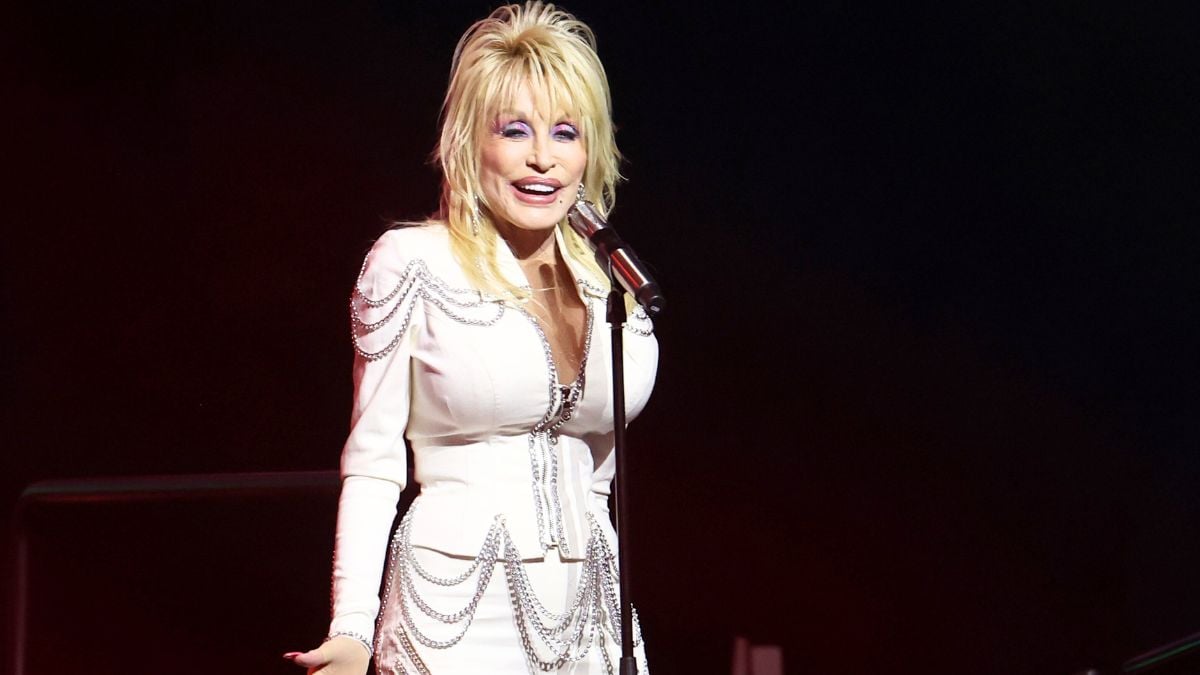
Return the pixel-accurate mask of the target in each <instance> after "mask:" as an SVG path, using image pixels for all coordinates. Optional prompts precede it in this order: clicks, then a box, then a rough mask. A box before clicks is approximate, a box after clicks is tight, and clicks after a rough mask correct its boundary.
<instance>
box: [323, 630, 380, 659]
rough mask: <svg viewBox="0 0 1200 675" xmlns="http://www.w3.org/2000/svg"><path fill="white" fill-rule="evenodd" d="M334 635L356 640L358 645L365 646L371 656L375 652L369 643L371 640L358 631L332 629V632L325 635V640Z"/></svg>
mask: <svg viewBox="0 0 1200 675" xmlns="http://www.w3.org/2000/svg"><path fill="white" fill-rule="evenodd" d="M335 637H348V638H350V639H352V640H357V641H358V643H359V644H360V645H362V646H363V647H366V649H367V653H368V654H371V655H372V656H374V654H375V647H374V646H373V645H372V644H371V641H370V640H368V639H367V638H365V637H363V636H362V635H360V634H358V633H353V632H350V631H348V630H339V631H334V632H333V633H330V634H329V635H327V636H325V642H329V641H330V640H332V639H333V638H335Z"/></svg>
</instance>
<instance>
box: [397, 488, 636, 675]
mask: <svg viewBox="0 0 1200 675" xmlns="http://www.w3.org/2000/svg"><path fill="white" fill-rule="evenodd" d="M418 503H419V500H418V501H417V502H414V503H413V505H412V507H411V508H409V510H408V513H406V514H405V516H404V518H403V520H401V522H400V527H399V528H397V530H396V535H395V536H394V537H393V539H392V543H391V546H390V549H389V555H388V574H387V579H386V582H385V588H384V597H385V598H386V599H387V600H388V601H389V602H391V601H395V602H398V603H399V611H400V619H401V625H400V626H399V627H397V628H396V629H395V634H396V637H397V639H398V641H399V642H400V645H401V647H402V649H403V650H404V655H405V656H407V657H408V659H409V660H410V663H411V664H412V665H413V667H415V668H417V672H419V673H428V672H429V671H428V669H427V668H426V667H425V665H424V662H423V661H422V659H421V657H420V654H419V651H418V649H417V646H416V645H417V644H420V645H421V646H423V647H426V648H429V649H449V648H450V647H453V646H454V645H456V644H458V643H459V641H461V640H462V638H463V636H464V635H466V632H467V630H468V629H469V628H470V625H471V621H472V620H473V619H474V615H475V611H476V609H477V608H478V606H479V602H480V600H481V599H482V598H483V596H484V594H485V592H486V591H487V587H488V585H489V584H490V583H491V580H492V575H493V572H494V571H495V570H496V568H497V566H500V567H502V569H503V571H504V579H505V582H506V584H507V586H508V596H509V602H510V603H511V605H512V610H513V617H514V618H515V620H516V624H517V631H518V633H519V635H520V637H521V646H522V649H523V650H524V651H525V654H526V656H527V657H528V659H529V663H530V664H532V665H534V666H535V667H536V668H537V669H539V670H543V671H554V670H557V669H558V668H560V667H562V666H563V665H565V664H567V663H574V662H578V661H581V660H583V659H585V658H587V655H588V653H589V652H590V650H591V649H592V648H593V647H596V648H597V649H598V650H599V651H600V652H601V656H602V662H603V663H604V665H605V669H606V671H607V672H608V673H610V674H612V673H614V672H615V670H614V667H613V663H612V660H611V658H610V656H609V654H608V652H607V649H606V645H608V644H610V642H611V643H612V644H616V643H618V642H619V640H620V638H619V636H620V634H621V613H620V608H619V606H618V595H617V574H618V572H617V563H616V556H615V553H614V552H613V550H612V549H611V548H610V547H609V545H608V541H607V539H606V537H605V536H604V533H603V531H602V530H601V529H600V526H599V524H598V523H597V522H596V518H595V516H594V515H593V514H592V513H591V512H589V513H588V514H587V516H588V524H589V537H588V541H587V546H586V554H585V557H584V559H583V561H582V562H581V563H580V564H581V565H582V569H581V570H580V574H579V581H578V585H577V587H576V589H575V594H574V596H573V597H572V598H571V601H570V603H569V604H568V605H567V607H566V608H564V611H562V612H555V611H553V610H551V609H549V608H547V607H546V606H545V605H544V604H543V603H542V601H541V599H540V598H538V597H537V593H536V592H535V591H534V589H533V586H532V584H531V582H530V579H529V575H528V573H527V572H526V569H525V564H524V563H523V562H522V560H521V557H520V553H519V551H518V550H517V547H516V545H515V544H513V541H512V537H511V536H510V534H509V532H508V528H507V526H506V524H505V521H504V516H503V515H497V516H496V517H495V519H494V520H493V522H492V526H491V528H490V529H489V530H488V533H487V536H486V537H485V539H484V542H483V545H482V546H481V547H480V549H479V553H478V554H477V555H476V556H475V558H474V560H472V561H470V563H469V564H468V565H467V567H466V568H465V569H464V570H463V571H462V572H460V573H459V574H456V575H454V576H452V577H441V576H438V575H435V574H432V573H431V572H429V571H428V570H427V569H425V567H424V566H422V565H421V564H420V562H418V561H417V558H416V555H415V553H414V547H413V545H412V541H411V532H412V520H413V516H414V514H415V513H416V510H417V506H418ZM464 562H466V561H464ZM418 578H419V579H422V580H424V581H426V582H428V583H431V584H434V585H437V586H444V587H452V586H459V585H462V584H470V585H471V586H473V589H472V590H471V595H470V598H469V599H468V600H467V602H466V604H465V605H463V607H462V608H461V609H459V610H457V611H454V612H439V611H437V610H435V609H433V608H432V607H431V606H430V605H429V603H428V601H427V600H426V599H425V598H423V597H422V596H421V594H420V592H419V590H418V588H417V586H416V580H417V579H418ZM393 583H399V584H400V587H399V589H398V590H399V592H398V594H397V595H393ZM418 613H419V614H418ZM418 616H419V617H424V618H426V619H432V620H433V621H434V622H436V623H437V624H442V625H445V626H448V627H453V628H454V629H455V631H454V634H453V635H452V636H451V637H449V638H447V639H441V640H439V639H435V638H433V637H432V636H430V635H429V634H428V633H427V632H426V631H423V630H422V629H421V628H420V626H419V625H418V621H419V620H420V619H419V618H418ZM633 618H634V645H635V646H640V645H641V643H642V636H641V629H640V626H638V622H637V614H636V612H635V613H634V615H633ZM414 642H415V643H416V644H414ZM394 668H395V669H396V671H397V672H403V663H402V662H401V659H400V657H397V659H396V662H395V664H394Z"/></svg>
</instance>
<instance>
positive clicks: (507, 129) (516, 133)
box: [500, 122, 530, 138]
mask: <svg viewBox="0 0 1200 675" xmlns="http://www.w3.org/2000/svg"><path fill="white" fill-rule="evenodd" d="M529 134H530V131H529V125H528V124H525V123H524V122H509V123H508V124H505V125H504V126H503V127H500V135H501V136H503V137H505V138H525V137H526V136H529Z"/></svg>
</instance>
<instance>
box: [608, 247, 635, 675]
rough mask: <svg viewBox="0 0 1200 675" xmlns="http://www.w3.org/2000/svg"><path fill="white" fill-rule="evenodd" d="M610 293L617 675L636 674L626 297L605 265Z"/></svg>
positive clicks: (609, 268) (609, 323)
mask: <svg viewBox="0 0 1200 675" xmlns="http://www.w3.org/2000/svg"><path fill="white" fill-rule="evenodd" d="M608 275H609V278H610V280H611V281H612V290H611V291H610V292H609V294H608V317H607V318H608V326H609V329H610V330H611V331H612V385H613V452H615V453H616V455H617V457H616V460H617V476H616V478H617V491H616V495H615V501H614V503H613V511H614V513H615V514H616V519H617V570H618V572H619V573H620V583H619V586H620V597H619V598H618V600H617V601H618V603H620V606H621V662H620V669H619V672H620V675H637V660H636V659H635V658H634V656H633V601H632V599H631V598H632V595H631V593H630V588H631V587H632V582H631V581H630V577H631V575H630V573H629V570H630V566H629V544H630V540H629V491H628V489H626V485H628V481H627V480H626V472H625V465H626V462H625V336H624V329H625V319H626V318H627V314H626V311H625V298H624V294H623V292H622V290H621V286H620V284H619V283H617V279H616V277H615V275H614V274H613V270H612V266H611V265H609V266H608Z"/></svg>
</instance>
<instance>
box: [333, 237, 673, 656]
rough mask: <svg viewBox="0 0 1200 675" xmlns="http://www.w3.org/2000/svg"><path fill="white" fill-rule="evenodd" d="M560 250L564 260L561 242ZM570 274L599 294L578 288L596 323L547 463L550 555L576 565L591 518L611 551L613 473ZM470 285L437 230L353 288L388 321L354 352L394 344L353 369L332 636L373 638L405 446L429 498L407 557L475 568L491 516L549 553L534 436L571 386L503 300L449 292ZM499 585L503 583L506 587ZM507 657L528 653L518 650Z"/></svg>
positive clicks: (385, 245) (651, 367)
mask: <svg viewBox="0 0 1200 675" xmlns="http://www.w3.org/2000/svg"><path fill="white" fill-rule="evenodd" d="M556 238H557V240H558V245H559V246H560V248H561V247H562V246H563V245H564V244H563V242H562V238H561V233H556ZM498 249H499V250H498V255H500V256H501V258H500V262H501V268H502V270H503V272H504V274H505V276H506V278H508V279H509V280H510V281H511V282H512V283H514V284H517V285H520V284H523V283H525V281H524V277H523V274H522V272H521V270H520V267H519V266H518V265H517V262H516V260H515V259H514V258H513V257H512V255H511V253H509V251H508V249H507V247H505V246H503V245H501V246H499V247H498ZM564 257H567V256H564ZM567 259H568V260H569V261H570V258H567ZM571 271H572V273H573V274H574V276H575V278H576V279H577V280H586V281H589V282H590V286H588V288H591V289H594V290H592V291H590V292H581V297H582V298H583V300H584V301H585V303H586V304H587V305H588V307H589V309H590V311H591V312H592V316H593V321H592V326H591V343H590V349H589V353H588V355H587V363H586V369H585V382H586V384H585V388H584V393H583V396H582V399H581V400H580V401H579V403H578V406H577V408H576V411H575V413H574V416H573V417H572V419H571V420H569V421H567V422H566V423H565V424H563V425H562V426H561V427H560V428H559V429H558V430H557V433H558V442H557V444H555V445H554V446H553V447H550V446H547V451H550V452H553V453H554V455H555V457H556V459H557V465H558V475H557V483H558V490H557V499H558V502H559V503H561V507H562V525H563V528H562V529H563V533H564V535H565V536H564V538H563V540H562V541H556V544H557V545H558V546H559V547H560V548H561V549H563V550H566V551H568V552H569V553H570V555H569V556H568V557H570V558H577V556H580V555H582V552H583V550H584V545H585V543H586V538H587V533H588V526H587V513H588V512H589V511H590V512H592V513H594V514H596V516H597V517H596V520H597V521H599V522H600V524H601V527H602V528H603V529H604V530H605V533H606V536H608V537H609V541H610V542H612V543H614V544H615V536H613V533H612V532H611V525H610V523H609V520H608V509H607V496H608V494H609V489H610V485H611V481H612V478H613V474H614V469H615V461H614V458H613V456H612V431H611V430H612V396H611V380H610V375H609V373H610V371H611V365H610V363H611V354H610V351H611V348H610V338H609V328H608V326H607V324H606V323H605V315H604V312H605V297H604V294H603V292H602V291H600V289H599V284H598V283H597V281H595V280H591V279H590V278H589V277H588V276H587V272H586V270H585V269H583V268H582V267H581V266H578V265H576V264H573V263H572V265H571ZM469 288H470V284H469V283H468V281H467V279H466V277H465V276H464V275H463V273H462V270H461V269H460V267H459V265H458V263H457V262H456V261H455V260H454V258H453V255H452V254H451V251H450V248H449V236H448V233H447V232H446V230H445V229H444V228H441V227H437V226H427V227H419V228H407V229H400V230H392V231H389V232H387V233H385V234H384V235H383V236H382V237H380V239H379V241H378V242H376V244H375V246H374V247H373V248H372V250H371V252H370V253H369V254H368V256H367V260H366V262H365V267H364V273H363V275H362V278H361V279H360V281H359V289H360V290H361V291H362V295H363V296H365V297H366V298H370V299H377V300H383V299H385V298H388V297H389V294H392V295H391V298H390V300H388V301H387V302H381V303H378V304H379V306H369V305H368V304H366V303H365V302H364V301H363V299H362V298H361V297H359V298H356V303H357V304H356V306H355V311H356V312H357V313H358V314H359V316H360V317H361V318H362V320H363V321H364V322H366V323H369V324H373V323H376V322H382V324H383V325H382V327H381V328H380V329H379V330H377V331H374V332H373V333H371V334H369V335H366V336H363V337H361V338H360V340H359V346H360V347H361V348H362V349H364V350H366V351H367V352H379V351H381V350H386V349H387V347H388V345H392V344H394V345H395V346H394V348H393V349H392V350H391V351H390V352H388V353H387V355H386V356H385V357H383V358H380V359H378V360H373V361H372V360H367V359H365V358H363V357H362V356H361V355H360V356H356V358H355V366H354V380H355V401H354V408H353V412H352V416H351V430H350V434H349V437H348V438H347V441H346V445H345V447H344V449H343V453H342V473H343V476H344V477H345V480H344V482H343V488H342V496H341V501H340V507H339V509H340V510H339V516H338V534H337V540H336V546H337V550H336V554H335V572H334V579H333V581H334V588H333V621H332V623H331V632H351V633H356V634H358V635H361V636H363V637H365V638H367V639H371V638H372V636H373V632H374V631H373V629H374V620H375V615H376V612H377V611H378V609H377V608H378V598H377V591H378V588H379V581H380V578H381V575H382V570H383V566H384V558H385V548H386V544H387V538H388V532H389V528H390V526H391V523H392V519H393V517H394V513H395V503H396V498H397V496H398V494H399V491H400V489H401V488H402V487H403V486H404V482H405V476H406V470H407V467H406V466H405V443H404V440H405V438H406V437H407V438H408V439H409V441H410V442H411V444H412V447H413V453H414V458H415V459H414V461H415V466H414V470H415V478H416V480H417V482H419V483H420V484H421V486H422V489H421V500H422V507H421V509H420V511H419V512H418V513H417V514H416V516H415V517H414V521H413V529H412V542H413V544H414V545H416V546H419V547H424V548H428V549H432V550H436V551H441V552H443V553H446V554H452V555H458V556H467V557H470V556H474V555H475V554H476V553H478V551H479V549H480V546H481V545H482V544H483V540H484V536H485V533H486V532H487V530H488V528H489V527H490V526H491V524H492V522H493V519H494V518H495V516H496V515H497V514H502V515H504V517H505V522H506V525H507V528H508V530H509V533H510V534H511V536H512V539H513V541H514V543H515V544H516V546H517V548H518V549H519V551H520V554H521V557H522V558H525V559H531V558H539V557H541V556H542V552H543V551H542V543H543V542H542V540H543V539H544V538H545V535H544V530H542V529H540V528H539V524H538V518H537V501H538V497H537V496H536V493H535V490H534V483H533V479H532V476H531V468H530V455H529V443H530V430H531V429H533V428H534V427H535V426H536V425H537V424H538V423H539V422H540V421H541V420H542V419H543V418H544V416H545V415H546V414H547V410H548V409H550V408H551V407H552V399H551V397H552V396H554V393H553V391H554V387H553V385H557V384H565V383H558V382H557V381H556V378H554V377H552V370H551V366H548V364H547V356H546V351H545V348H544V346H543V343H542V341H541V339H540V337H539V335H538V332H537V328H536V327H535V324H534V323H533V322H532V321H531V320H530V318H528V317H527V316H526V315H524V314H523V313H521V312H520V311H518V310H517V309H516V308H514V307H513V306H505V305H503V304H502V303H501V302H500V301H498V300H492V301H488V302H479V301H478V300H479V296H478V294H474V293H472V292H469V291H468V292H459V291H454V290H448V289H469ZM394 291H395V293H394V294H393V292H394ZM489 323H490V325H472V324H489ZM630 327H631V328H632V329H633V330H626V331H625V332H624V339H625V354H624V360H625V377H626V385H625V392H626V411H627V416H628V419H633V418H634V417H635V416H636V415H637V414H638V412H640V411H641V409H642V408H643V407H644V406H645V404H646V401H647V400H648V398H649V395H650V390H651V388H652V387H653V384H654V377H655V369H656V366H657V360H658V344H657V342H656V340H655V339H654V337H653V335H652V334H649V332H650V331H649V329H650V326H649V320H648V319H646V318H645V317H644V316H642V317H640V318H639V317H631V319H630ZM401 331H402V332H401ZM642 333H646V334H642ZM547 505H548V503H547V502H546V501H543V520H546V519H547V518H548V517H549V515H550V514H549V513H547V512H546V507H547ZM497 584H502V582H501V581H500V579H499V577H498V578H497V580H495V581H494V582H493V585H497ZM501 587H502V586H501ZM385 611H391V608H390V607H389V608H388V609H386V610H385ZM388 620H389V619H388V617H384V622H385V623H386V622H387V621H388ZM513 649H514V650H515V651H516V654H517V656H518V657H519V656H520V646H519V644H514V645H513ZM451 651H453V650H451Z"/></svg>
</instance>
